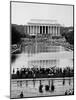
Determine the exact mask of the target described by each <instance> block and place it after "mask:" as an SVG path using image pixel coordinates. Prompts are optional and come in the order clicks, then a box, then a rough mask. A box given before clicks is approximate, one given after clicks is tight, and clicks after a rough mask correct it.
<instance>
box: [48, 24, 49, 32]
mask: <svg viewBox="0 0 76 100" xmlns="http://www.w3.org/2000/svg"><path fill="white" fill-rule="evenodd" d="M48 34H49V26H48Z"/></svg>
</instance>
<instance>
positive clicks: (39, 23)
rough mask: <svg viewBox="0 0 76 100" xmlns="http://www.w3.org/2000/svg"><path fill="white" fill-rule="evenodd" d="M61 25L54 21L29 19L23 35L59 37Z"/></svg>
mask: <svg viewBox="0 0 76 100" xmlns="http://www.w3.org/2000/svg"><path fill="white" fill-rule="evenodd" d="M60 27H61V25H60V24H59V23H58V22H57V21H56V20H41V19H31V20H30V22H28V23H27V25H26V26H25V33H27V34H29V35H37V34H50V35H52V36H60Z"/></svg>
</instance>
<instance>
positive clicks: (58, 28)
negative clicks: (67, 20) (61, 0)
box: [58, 26, 60, 36]
mask: <svg viewBox="0 0 76 100" xmlns="http://www.w3.org/2000/svg"><path fill="white" fill-rule="evenodd" d="M59 35H60V26H59V27H58V36H59Z"/></svg>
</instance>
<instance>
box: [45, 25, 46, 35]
mask: <svg viewBox="0 0 76 100" xmlns="http://www.w3.org/2000/svg"><path fill="white" fill-rule="evenodd" d="M45 34H46V26H45Z"/></svg>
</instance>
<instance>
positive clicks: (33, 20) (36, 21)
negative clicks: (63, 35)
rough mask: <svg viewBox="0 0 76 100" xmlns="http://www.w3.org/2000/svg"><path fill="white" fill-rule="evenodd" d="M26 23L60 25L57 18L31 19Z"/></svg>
mask: <svg viewBox="0 0 76 100" xmlns="http://www.w3.org/2000/svg"><path fill="white" fill-rule="evenodd" d="M27 24H29V25H30V24H45V25H46V24H58V25H60V24H59V23H58V22H57V20H47V19H45V20H43V19H31V20H30V21H29V22H28V23H27Z"/></svg>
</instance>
